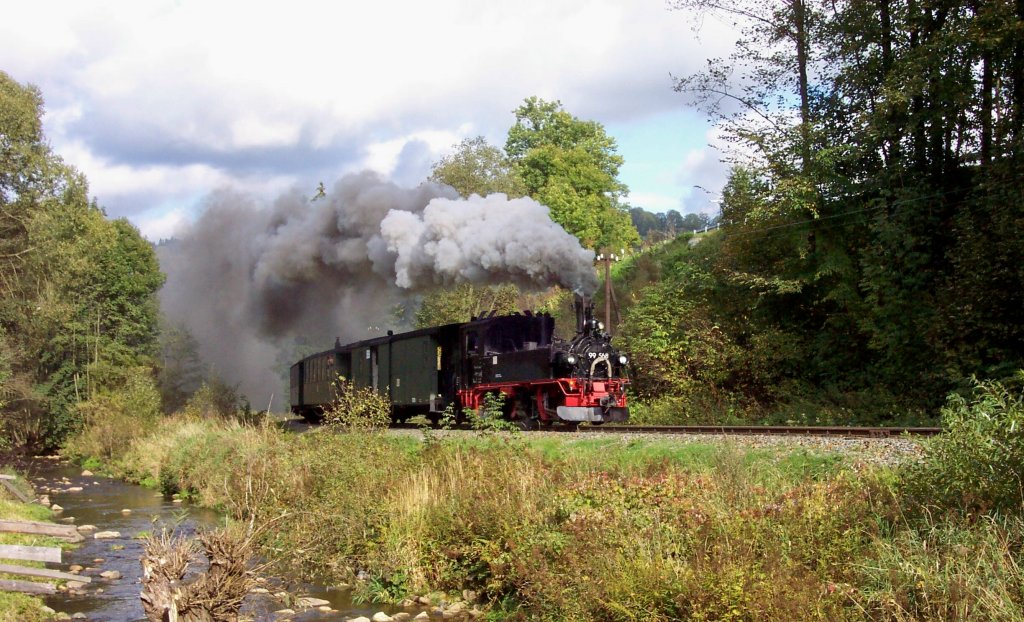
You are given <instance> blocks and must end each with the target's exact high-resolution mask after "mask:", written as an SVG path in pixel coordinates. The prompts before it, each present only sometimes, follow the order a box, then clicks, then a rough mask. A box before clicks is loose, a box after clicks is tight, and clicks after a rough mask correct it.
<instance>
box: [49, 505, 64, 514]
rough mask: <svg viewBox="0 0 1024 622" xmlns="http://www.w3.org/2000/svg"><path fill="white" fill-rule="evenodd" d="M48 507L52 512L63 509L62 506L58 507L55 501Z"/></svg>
mask: <svg viewBox="0 0 1024 622" xmlns="http://www.w3.org/2000/svg"><path fill="white" fill-rule="evenodd" d="M50 509H51V510H53V511H54V512H63V511H64V508H62V507H60V506H59V505H57V504H56V503H54V504H53V505H51V506H50Z"/></svg>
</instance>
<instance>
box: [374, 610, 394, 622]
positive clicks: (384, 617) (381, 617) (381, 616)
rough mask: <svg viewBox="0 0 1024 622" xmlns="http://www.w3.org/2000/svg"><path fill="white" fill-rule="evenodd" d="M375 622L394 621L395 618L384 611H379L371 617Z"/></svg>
mask: <svg viewBox="0 0 1024 622" xmlns="http://www.w3.org/2000/svg"><path fill="white" fill-rule="evenodd" d="M370 619H371V620H372V621H373V622H394V619H393V618H392V617H391V616H389V615H388V614H386V613H384V612H383V611H378V612H377V613H375V614H373V617H372V618H370Z"/></svg>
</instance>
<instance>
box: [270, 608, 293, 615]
mask: <svg viewBox="0 0 1024 622" xmlns="http://www.w3.org/2000/svg"><path fill="white" fill-rule="evenodd" d="M274 615H276V616H293V615H295V610H294V609H278V610H277V611H275V612H274Z"/></svg>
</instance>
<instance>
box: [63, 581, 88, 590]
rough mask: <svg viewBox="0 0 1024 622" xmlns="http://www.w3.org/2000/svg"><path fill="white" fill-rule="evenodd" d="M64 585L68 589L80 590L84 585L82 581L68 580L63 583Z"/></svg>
mask: <svg viewBox="0 0 1024 622" xmlns="http://www.w3.org/2000/svg"><path fill="white" fill-rule="evenodd" d="M64 587H66V588H67V589H69V590H80V589H82V588H83V587H85V583H84V582H83V581H68V582H67V583H65V584H64Z"/></svg>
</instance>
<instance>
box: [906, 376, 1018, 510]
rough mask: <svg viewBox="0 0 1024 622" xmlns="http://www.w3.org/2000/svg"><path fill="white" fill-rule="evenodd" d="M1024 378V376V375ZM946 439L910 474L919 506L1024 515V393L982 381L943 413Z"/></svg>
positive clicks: (936, 441) (951, 399)
mask: <svg viewBox="0 0 1024 622" xmlns="http://www.w3.org/2000/svg"><path fill="white" fill-rule="evenodd" d="M1021 378H1022V379H1024V372H1021ZM942 421H943V425H944V427H945V428H946V431H945V433H944V434H943V435H941V436H939V437H937V438H935V439H933V440H931V441H930V443H929V444H928V445H927V446H926V447H925V453H924V457H923V459H922V460H921V461H920V462H919V463H918V464H917V465H915V466H914V467H913V468H910V469H908V471H907V473H906V489H907V493H908V495H909V496H910V498H911V499H912V500H913V502H914V503H916V504H917V505H919V506H925V507H935V508H939V509H940V510H943V511H954V512H962V513H968V514H979V513H982V514H983V513H993V514H1011V515H1020V514H1021V513H1022V510H1024V392H1020V391H1011V390H1010V389H1008V388H1007V387H1005V386H1004V385H1003V384H1001V383H999V382H986V381H976V383H975V389H974V392H973V394H971V395H969V396H967V397H964V396H961V395H958V394H955V393H954V394H952V395H951V396H950V397H949V400H948V401H947V403H946V406H945V407H944V408H943V409H942Z"/></svg>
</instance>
